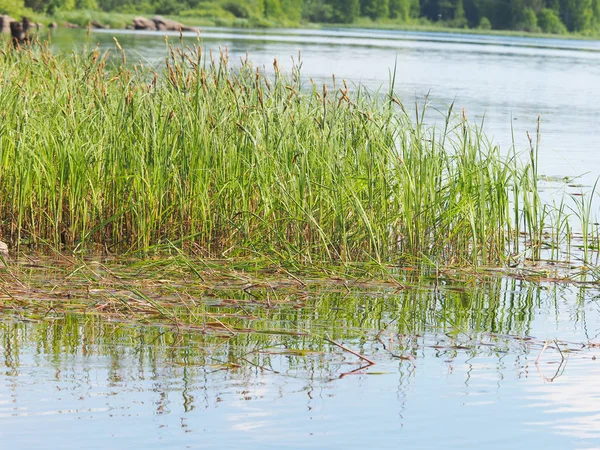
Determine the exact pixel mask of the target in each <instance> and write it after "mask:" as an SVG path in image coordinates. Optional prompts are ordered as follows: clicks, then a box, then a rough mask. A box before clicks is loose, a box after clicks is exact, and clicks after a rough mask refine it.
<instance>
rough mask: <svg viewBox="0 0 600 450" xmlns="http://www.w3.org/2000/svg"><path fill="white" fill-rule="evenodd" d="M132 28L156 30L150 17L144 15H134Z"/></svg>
mask: <svg viewBox="0 0 600 450" xmlns="http://www.w3.org/2000/svg"><path fill="white" fill-rule="evenodd" d="M133 28H134V29H135V30H150V31H153V30H156V25H155V24H154V22H153V21H152V20H150V19H146V18H145V17H136V18H134V19H133Z"/></svg>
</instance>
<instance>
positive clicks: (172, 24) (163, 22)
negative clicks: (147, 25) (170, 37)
mask: <svg viewBox="0 0 600 450" xmlns="http://www.w3.org/2000/svg"><path fill="white" fill-rule="evenodd" d="M152 21H153V22H154V24H155V25H156V29H157V30H160V31H179V30H181V31H196V28H194V27H188V26H187V25H184V24H182V23H180V22H176V21H175V20H171V19H165V18H164V17H162V16H154V17H153V18H152Z"/></svg>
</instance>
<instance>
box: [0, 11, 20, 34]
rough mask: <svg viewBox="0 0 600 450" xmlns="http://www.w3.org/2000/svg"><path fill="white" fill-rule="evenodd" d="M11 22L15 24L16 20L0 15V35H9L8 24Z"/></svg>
mask: <svg viewBox="0 0 600 450" xmlns="http://www.w3.org/2000/svg"><path fill="white" fill-rule="evenodd" d="M12 22H16V20H15V19H13V18H12V17H10V16H2V15H0V32H1V33H10V24H11V23H12Z"/></svg>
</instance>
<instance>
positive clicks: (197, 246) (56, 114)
mask: <svg viewBox="0 0 600 450" xmlns="http://www.w3.org/2000/svg"><path fill="white" fill-rule="evenodd" d="M34 47H35V48H33V47H32V48H21V49H11V48H9V47H8V46H5V47H4V49H3V50H2V52H1V54H0V113H1V115H2V121H1V122H0V239H3V240H7V241H9V242H10V243H11V244H12V246H13V247H14V248H17V249H22V248H23V247H25V246H27V247H32V248H53V249H60V250H70V251H83V250H98V249H103V250H104V251H110V252H119V253H123V252H131V251H143V252H148V251H156V250H159V251H160V250H167V251H169V250H171V251H172V249H173V248H174V247H176V248H178V249H179V251H184V252H187V253H195V254H200V255H202V256H206V257H223V256H226V257H261V258H267V259H269V260H275V261H283V262H286V263H289V264H292V265H302V264H315V263H316V262H323V261H328V262H335V263H342V264H349V263H353V262H370V263H375V264H402V263H404V262H406V263H414V262H415V261H429V262H431V263H432V264H443V265H449V264H453V265H463V266H464V265H473V264H498V263H502V262H503V261H505V260H506V258H507V256H508V255H509V254H510V253H511V252H512V251H514V249H516V248H518V245H517V242H518V240H519V239H521V234H522V233H523V232H525V233H527V235H528V240H529V241H530V242H533V243H535V242H538V241H539V239H540V236H541V231H542V230H541V227H542V226H543V220H542V216H543V210H542V207H541V206H540V203H539V202H538V201H537V198H538V193H537V178H536V177H537V171H536V169H535V156H534V155H533V152H532V161H531V163H530V164H529V165H526V166H525V165H522V164H521V162H520V161H519V158H517V157H515V156H514V155H511V156H509V157H503V156H501V154H500V153H499V150H498V148H497V147H495V146H493V145H492V144H491V143H490V142H489V141H488V140H487V139H486V137H485V135H484V134H482V132H481V130H480V129H478V128H476V127H473V126H471V125H469V123H468V122H467V119H466V117H465V115H464V114H462V115H460V116H457V115H455V114H454V113H453V111H452V108H450V111H449V112H448V116H447V120H446V125H445V128H444V129H435V128H431V127H428V126H426V125H425V124H424V120H423V117H424V111H423V110H419V107H417V109H416V111H415V112H414V115H413V113H412V112H411V113H409V112H408V111H407V109H406V108H405V107H404V105H403V104H402V103H401V102H400V100H398V99H397V98H396V97H395V95H394V91H393V83H392V87H391V88H390V91H389V93H388V94H387V95H381V94H379V93H373V92H368V91H366V90H364V89H362V88H358V89H357V90H356V91H355V92H350V90H349V88H348V86H347V85H346V83H345V82H342V83H338V84H336V81H335V79H334V80H333V82H332V84H331V85H329V86H325V85H324V86H317V85H316V84H314V83H312V81H311V82H310V83H308V82H306V81H304V80H303V79H302V78H301V75H300V67H301V64H298V65H296V66H294V67H293V68H292V71H291V74H290V75H289V76H287V75H284V73H283V72H282V71H281V70H280V68H279V66H278V63H277V61H275V62H274V67H273V72H272V75H267V74H266V73H265V71H264V70H261V69H259V68H257V67H255V66H253V65H252V63H251V62H249V61H248V60H244V61H241V64H239V66H237V67H236V68H234V67H233V66H232V64H230V62H229V60H228V55H227V53H226V52H223V53H221V54H220V55H218V56H216V57H213V55H212V54H203V51H202V48H201V47H200V45H199V44H195V45H193V46H191V47H190V46H188V47H186V48H185V49H184V48H183V47H181V48H174V47H169V50H168V57H167V58H166V64H165V66H164V70H162V69H161V73H157V72H156V71H155V70H154V69H152V68H145V67H143V66H142V65H141V64H138V65H134V66H132V65H128V64H127V61H126V55H125V52H124V51H122V49H121V48H120V46H118V43H117V47H118V49H119V50H120V51H121V52H122V53H121V58H122V59H121V61H122V63H121V64H111V63H109V62H108V61H109V57H108V54H101V53H100V52H99V51H98V50H92V51H86V52H83V53H73V54H70V55H67V54H58V55H55V54H53V53H52V52H51V51H50V50H49V49H48V48H47V47H46V46H43V45H35V46H34Z"/></svg>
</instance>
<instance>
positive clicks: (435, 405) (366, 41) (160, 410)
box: [0, 29, 600, 449]
mask: <svg viewBox="0 0 600 450" xmlns="http://www.w3.org/2000/svg"><path fill="white" fill-rule="evenodd" d="M113 36H117V38H118V39H119V42H120V43H121V45H123V47H125V48H126V49H127V52H128V55H129V58H130V60H135V59H139V60H142V61H143V62H144V63H145V64H159V62H160V60H161V59H162V58H163V57H164V55H165V42H164V36H163V35H162V34H156V33H132V32H126V31H102V32H93V33H92V35H91V37H90V38H89V40H88V38H87V37H86V36H85V33H83V32H80V31H71V30H59V32H58V33H57V34H56V35H55V36H53V43H54V45H55V46H57V47H61V48H63V49H64V48H67V49H69V48H73V47H75V48H78V47H81V45H82V44H83V43H89V41H91V43H99V45H100V46H101V47H102V48H113V46H114V43H113ZM171 39H172V41H173V42H177V41H178V36H177V35H173V37H172V38H171ZM185 39H186V40H189V43H190V44H191V43H193V42H194V41H195V39H196V38H195V35H193V34H190V35H186V36H185ZM201 39H202V45H203V46H205V47H206V48H207V49H209V48H212V49H215V51H216V50H217V49H218V48H219V46H220V47H221V48H225V47H228V49H229V52H230V54H231V56H232V58H231V59H232V61H235V60H236V59H237V58H238V57H240V56H245V54H246V53H248V54H249V56H250V59H251V60H253V61H254V62H255V63H256V64H259V65H265V66H266V67H267V68H268V67H270V65H271V64H272V61H273V58H275V57H276V58H277V59H278V60H279V61H280V65H281V66H283V67H284V68H285V67H286V65H287V66H288V68H289V67H291V57H292V56H293V57H294V58H296V60H297V57H298V52H299V51H301V54H302V56H301V60H302V62H303V63H302V64H303V66H302V72H303V74H304V76H305V77H307V78H313V79H314V80H315V81H318V82H327V83H331V82H332V78H331V75H332V74H335V75H336V78H337V80H338V82H339V80H341V79H346V80H348V82H349V83H353V84H354V85H355V86H357V85H358V84H360V85H363V86H366V87H368V88H369V89H373V90H377V89H382V90H383V91H387V89H388V83H389V78H390V73H391V71H392V70H393V67H394V65H395V67H396V72H397V76H396V85H395V91H396V93H397V96H398V97H399V98H401V99H402V101H403V102H404V103H406V104H410V103H411V102H415V101H417V102H423V101H425V97H426V96H427V95H428V101H429V102H430V104H431V108H432V111H433V110H434V109H436V108H437V109H440V110H441V111H444V110H445V109H447V108H448V106H449V105H450V104H451V103H452V102H454V103H455V105H456V106H455V107H456V108H465V110H466V113H467V115H468V116H469V117H470V118H471V119H472V120H474V121H481V120H482V119H483V117H485V129H486V130H487V132H488V134H489V135H490V137H491V139H493V140H494V141H495V142H498V143H499V144H500V145H501V146H502V147H503V148H508V147H509V146H510V144H511V141H512V137H511V135H512V134H514V136H515V142H516V145H517V149H518V150H525V149H526V148H527V145H528V144H527V139H526V135H525V133H526V131H529V132H531V133H535V130H536V126H537V125H536V124H537V117H538V115H539V114H541V116H542V148H541V151H540V171H541V172H542V173H544V174H545V175H548V176H551V177H556V178H562V177H565V176H568V177H577V176H580V175H583V177H582V180H583V181H584V182H585V183H593V181H594V180H595V178H596V177H597V176H598V175H600V169H598V168H599V167H600V165H599V164H598V163H599V162H600V152H598V150H597V147H598V144H599V142H600V130H599V129H598V128H597V126H596V115H595V114H596V113H597V110H598V104H599V101H598V100H599V98H598V97H599V95H598V91H597V89H598V86H600V83H599V82H600V43H597V42H594V41H577V40H561V39H552V40H548V39H529V38H515V37H486V36H468V35H458V34H457V35H455V34H432V33H408V32H390V31H370V30H365V31H356V30H344V29H336V30H318V31H317V30H259V31H257V30H231V29H206V30H202V33H201ZM434 115H435V113H434ZM433 120H435V119H433ZM61 264H63V265H64V262H61V263H60V264H59V263H57V262H54V261H46V260H39V261H38V260H36V261H33V262H32V261H31V260H26V261H21V262H19V263H18V264H15V266H14V267H13V268H12V269H11V270H12V271H13V274H15V273H16V274H17V275H16V276H17V278H18V280H19V282H18V283H16V282H14V279H13V278H11V275H10V274H9V273H5V272H2V286H3V291H2V292H0V311H1V312H2V316H1V318H2V319H1V320H0V354H1V355H2V356H1V358H0V447H1V448H7V449H9V448H11V449H12V448H61V449H69V448H107V447H110V448H128V449H134V448H140V449H142V448H143V449H147V448H219V449H221V448H223V449H225V448H251V449H254V448H256V449H267V448H272V449H280V448H290V449H295V448H310V449H331V448H398V447H405V448H411V449H413V448H414V449H429V448H431V449H439V448H449V449H452V448H490V449H505V448H514V447H519V448H521V447H523V448H547V449H564V448H581V449H594V448H596V449H598V448H600V381H599V380H600V305H599V304H598V299H599V298H600V291H599V290H598V288H597V287H596V286H594V285H587V286H584V285H581V286H580V285H565V284H557V283H553V282H552V281H551V280H545V281H525V280H524V279H523V278H524V277H526V275H527V273H526V271H523V272H521V271H519V270H517V271H515V273H514V274H513V277H510V278H495V277H489V278H488V277H483V276H482V275H475V274H474V275H472V276H466V275H456V274H451V273H446V274H444V275H443V276H442V277H441V278H438V279H422V280H417V281H416V282H414V281H413V282H411V281H410V280H409V278H410V277H409V276H404V275H401V276H399V278H398V279H399V280H400V282H401V285H398V284H394V283H383V284H381V285H376V284H368V283H361V282H360V280H358V281H356V282H353V281H352V278H350V281H347V282H342V281H340V280H338V279H333V280H327V281H325V282H323V283H321V282H319V281H314V280H313V281H311V282H309V281H308V280H306V279H304V278H302V277H301V278H302V279H303V280H304V281H302V282H301V281H300V280H299V279H297V278H296V277H295V276H294V277H290V276H287V275H285V274H284V275H282V278H283V281H282V280H281V279H274V280H271V281H268V282H262V283H258V284H252V283H246V284H244V283H245V281H244V280H245V277H246V275H245V272H244V271H239V270H238V271H235V272H234V273H233V275H230V276H229V278H227V277H226V278H227V279H228V280H240V279H241V280H242V281H243V282H242V284H240V283H238V284H236V282H237V281H236V282H233V283H231V284H228V283H222V282H220V283H221V284H219V283H217V282H214V283H213V284H211V282H210V281H207V282H206V283H201V284H198V283H196V282H193V281H190V277H189V274H187V275H183V276H182V275H181V274H180V275H178V276H179V278H177V276H176V275H174V274H173V273H166V272H165V273H162V272H160V271H158V272H156V271H155V272H150V271H149V269H148V270H146V271H144V270H138V271H134V272H132V273H128V274H121V275H119V277H118V278H115V277H114V274H115V273H119V270H124V269H121V268H120V266H119V264H118V263H115V264H114V267H113V266H110V264H109V263H106V265H108V266H109V267H110V270H108V269H106V267H107V266H106V265H102V266H93V267H94V268H93V269H89V268H87V267H86V266H79V265H77V264H75V265H73V266H69V264H67V265H66V266H67V267H62V266H61ZM90 264H91V263H90ZM59 266H60V267H61V268H60V270H59V269H57V267H59ZM82 267H83V268H82ZM102 268H104V269H102ZM105 269H106V270H105ZM87 270H89V271H90V272H89V273H88V272H86V271H87ZM49 271H50V272H49ZM53 271H54V272H53ZM100 271H102V273H100ZM111 277H112V278H111ZM109 279H110V280H111V281H110V282H109V281H108V280H109ZM115 279H117V280H120V281H119V282H118V283H121V284H122V285H119V286H115V281H114V280H115ZM126 279H131V280H139V282H137V281H132V283H139V285H136V287H135V289H134V288H133V287H131V286H130V287H126V286H125V283H126V282H125V281H123V280H126ZM11 280H13V281H11ZM124 286H125V287H124ZM138 291H142V292H143V293H144V296H140V295H138V294H136V293H137V292H138ZM148 299H151V300H152V302H151V303H149V302H150V300H148ZM56 302H61V307H60V308H56V307H55V305H56ZM160 302H165V305H164V306H165V307H167V306H169V307H173V308H175V309H177V308H178V310H179V312H180V313H181V314H182V316H181V317H185V320H184V319H181V320H179V319H178V320H174V319H172V318H169V316H168V314H167V313H164V312H163V313H162V316H160V314H159V315H158V317H157V315H156V311H159V312H160V311H162V309H160V308H158V309H156V306H155V303H160ZM125 304H127V305H128V306H127V308H129V309H128V310H126V311H123V308H124V306H123V305H125ZM132 305H133V306H132ZM131 308H133V312H134V313H135V316H134V317H135V320H132V319H131V317H132V315H131ZM65 311H66V312H65ZM327 339H330V340H327ZM338 344H339V345H338ZM352 352H355V353H356V354H355V353H352ZM357 354H358V355H357ZM359 355H360V356H359ZM361 356H362V357H364V358H367V359H369V360H372V362H374V364H372V365H370V364H368V363H367V362H366V361H365V360H364V359H361Z"/></svg>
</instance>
